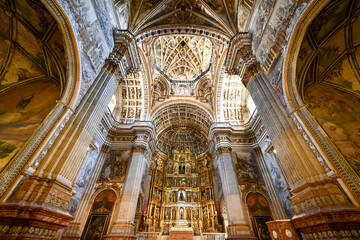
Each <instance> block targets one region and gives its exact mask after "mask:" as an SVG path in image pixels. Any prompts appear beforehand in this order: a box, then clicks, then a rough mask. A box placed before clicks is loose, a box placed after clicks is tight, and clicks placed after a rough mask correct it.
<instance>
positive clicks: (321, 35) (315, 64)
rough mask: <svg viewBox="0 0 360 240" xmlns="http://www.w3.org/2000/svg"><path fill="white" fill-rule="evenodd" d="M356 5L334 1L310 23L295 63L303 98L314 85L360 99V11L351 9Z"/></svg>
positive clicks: (348, 1) (347, 1)
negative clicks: (326, 87) (333, 89)
mask: <svg viewBox="0 0 360 240" xmlns="http://www.w3.org/2000/svg"><path fill="white" fill-rule="evenodd" d="M356 2H357V1H350V0H345V1H334V2H332V3H331V4H330V5H329V6H327V7H326V9H324V10H323V12H322V13H321V14H320V15H319V16H318V17H317V18H316V19H315V20H314V22H313V23H312V24H311V26H310V28H309V30H308V33H307V35H306V38H305V40H304V41H303V43H302V46H301V49H300V53H299V59H298V63H297V77H298V79H299V80H300V81H299V89H300V92H302V94H303V96H304V94H305V92H306V90H307V89H308V88H309V87H311V86H312V85H313V84H316V83H318V84H323V85H329V86H332V87H335V88H337V89H339V90H341V91H344V92H347V93H350V94H352V95H356V96H358V97H360V82H359V79H360V78H359V76H360V68H359V66H360V48H359V46H360V33H359V31H358V29H360V20H359V15H360V12H359V9H358V10H355V8H352V5H353V4H355V3H356ZM348 36H351V37H348Z"/></svg>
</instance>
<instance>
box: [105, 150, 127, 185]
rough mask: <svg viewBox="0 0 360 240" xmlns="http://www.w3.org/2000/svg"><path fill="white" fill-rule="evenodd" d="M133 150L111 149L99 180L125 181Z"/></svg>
mask: <svg viewBox="0 0 360 240" xmlns="http://www.w3.org/2000/svg"><path fill="white" fill-rule="evenodd" d="M130 157H131V150H125V151H124V150H110V152H109V154H108V157H107V159H106V160H105V163H104V166H103V169H102V171H101V173H100V176H99V179H98V182H124V180H125V176H126V170H127V166H128V163H129V161H130Z"/></svg>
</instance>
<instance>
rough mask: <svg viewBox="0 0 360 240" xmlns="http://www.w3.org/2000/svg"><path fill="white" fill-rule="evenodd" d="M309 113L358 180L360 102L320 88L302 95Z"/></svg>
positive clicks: (325, 88) (359, 166) (335, 91)
mask: <svg viewBox="0 0 360 240" xmlns="http://www.w3.org/2000/svg"><path fill="white" fill-rule="evenodd" d="M305 99H306V100H307V102H308V103H309V105H310V107H309V111H310V112H311V113H312V114H313V116H314V117H315V118H316V120H317V121H318V123H319V124H320V126H321V127H322V128H323V129H324V131H325V132H326V134H328V136H329V137H330V138H331V139H332V140H333V141H334V143H335V144H336V146H337V147H338V148H339V150H340V151H341V152H342V153H343V155H344V157H345V158H346V160H347V161H348V163H349V164H350V165H351V166H352V167H353V169H354V170H355V171H356V172H357V174H358V175H359V176H360V126H359V122H360V108H359V106H360V99H359V98H357V97H355V96H353V95H350V94H348V93H345V92H343V91H340V90H337V89H334V88H332V87H329V86H324V85H322V84H316V85H313V86H312V87H311V88H309V89H308V90H307V91H306V95H305Z"/></svg>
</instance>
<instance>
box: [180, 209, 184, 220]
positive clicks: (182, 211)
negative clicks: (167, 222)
mask: <svg viewBox="0 0 360 240" xmlns="http://www.w3.org/2000/svg"><path fill="white" fill-rule="evenodd" d="M180 219H184V208H180Z"/></svg>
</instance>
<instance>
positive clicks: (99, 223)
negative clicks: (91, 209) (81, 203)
mask: <svg viewBox="0 0 360 240" xmlns="http://www.w3.org/2000/svg"><path fill="white" fill-rule="evenodd" d="M109 216H110V215H109V214H91V216H90V217H89V219H88V221H87V223H86V225H85V228H84V231H83V234H82V236H81V240H85V239H86V240H101V239H103V237H104V235H105V234H106V231H107V227H108V222H109Z"/></svg>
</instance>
